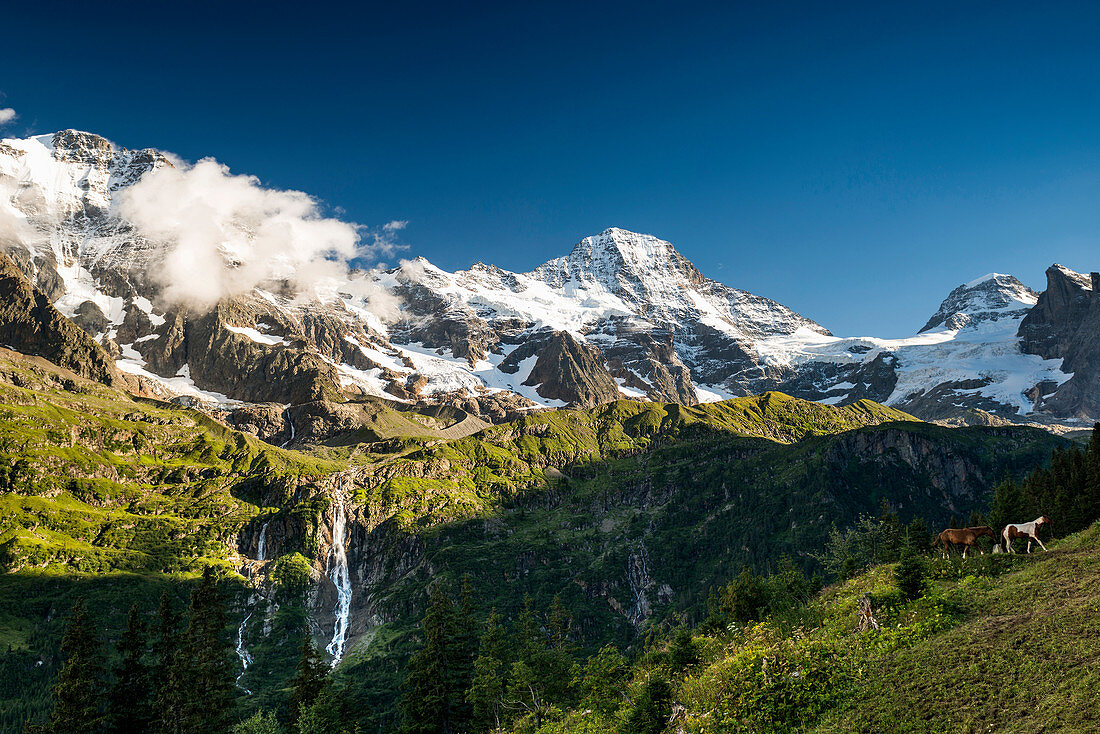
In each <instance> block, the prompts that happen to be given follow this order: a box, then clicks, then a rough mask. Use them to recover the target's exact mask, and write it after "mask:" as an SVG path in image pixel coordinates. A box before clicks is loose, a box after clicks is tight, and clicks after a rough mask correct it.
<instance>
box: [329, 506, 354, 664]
mask: <svg viewBox="0 0 1100 734" xmlns="http://www.w3.org/2000/svg"><path fill="white" fill-rule="evenodd" d="M335 499H336V503H335V507H334V508H333V513H332V555H331V557H330V560H329V572H328V576H329V578H330V579H332V583H333V584H334V585H335V586H336V597H337V598H336V607H335V608H334V609H333V610H332V611H333V614H335V616H336V621H335V623H334V624H333V626H332V642H330V643H329V644H328V646H327V647H325V650H326V651H328V654H329V655H331V656H332V665H333V667H335V666H336V664H337V663H339V662H340V658H342V657H343V656H344V643H345V642H346V641H347V636H348V620H349V618H350V616H351V576H350V575H349V573H348V556H347V553H346V552H345V550H344V543H345V538H344V534H345V531H346V530H347V522H348V516H347V510H346V508H345V507H344V490H343V487H340V489H339V490H338V491H337V494H336V497H335Z"/></svg>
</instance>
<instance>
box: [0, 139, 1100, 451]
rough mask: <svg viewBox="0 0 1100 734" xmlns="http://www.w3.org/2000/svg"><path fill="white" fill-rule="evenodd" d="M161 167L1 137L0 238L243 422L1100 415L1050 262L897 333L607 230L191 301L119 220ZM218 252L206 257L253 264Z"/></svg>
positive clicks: (78, 316) (167, 165) (102, 149)
mask: <svg viewBox="0 0 1100 734" xmlns="http://www.w3.org/2000/svg"><path fill="white" fill-rule="evenodd" d="M181 165H183V164H181ZM174 166H175V164H174V163H173V162H172V161H171V160H169V158H168V157H166V156H164V155H163V154H161V153H158V152H157V151H154V150H142V151H128V150H125V149H122V148H119V147H117V146H115V145H113V144H112V143H110V142H109V141H107V140H105V139H104V138H102V137H99V136H96V135H92V134H90V133H82V132H78V131H72V130H66V131H62V132H59V133H56V134H54V135H52V136H49V135H46V136H38V137H35V138H28V139H25V140H14V139H8V140H4V141H3V142H2V143H0V248H2V249H3V250H5V251H7V252H8V253H9V254H10V256H11V258H12V260H13V261H14V262H15V264H16V265H18V267H19V269H20V270H21V271H22V272H23V273H24V274H25V275H26V276H27V278H28V280H29V281H30V283H31V284H33V286H34V287H35V288H36V289H37V291H38V292H39V293H41V294H42V295H43V297H44V298H45V299H46V301H48V302H49V303H51V304H52V305H53V306H54V307H56V309H57V310H58V311H59V312H60V314H62V315H63V316H64V317H67V318H68V319H70V320H71V321H72V322H73V323H75V324H76V325H78V326H79V327H80V328H81V329H83V330H84V331H85V332H86V333H87V334H88V335H89V336H90V337H92V338H93V339H94V340H95V341H96V342H97V343H98V344H99V345H100V346H101V347H102V348H103V349H104V350H105V351H106V353H108V354H109V355H111V357H113V358H114V360H115V365H116V366H117V370H118V371H119V372H121V373H123V374H126V375H129V376H131V377H132V378H134V379H137V380H140V381H142V382H143V384H146V385H157V386H159V387H158V388H157V389H160V390H163V391H164V392H165V393H166V394H175V395H177V396H179V397H180V399H185V400H188V401H191V402H193V403H195V404H202V405H206V406H207V407H208V409H210V410H212V411H214V412H216V413H218V414H219V415H221V416H222V417H223V418H225V419H227V420H230V421H232V420H234V418H233V416H234V415H235V414H236V415H238V416H239V415H246V416H247V417H248V421H246V422H244V423H240V425H250V426H254V425H255V419H256V416H257V409H258V406H262V405H267V406H269V407H267V408H263V410H265V411H267V412H268V413H270V414H274V415H281V414H282V412H283V411H284V410H285V408H286V406H288V405H290V406H293V405H305V404H307V403H308V404H311V405H321V404H325V405H338V404H340V403H342V402H343V401H345V400H348V399H363V398H378V399H385V400H392V401H398V402H403V403H407V404H410V405H423V404H431V405H437V406H449V407H451V408H453V409H456V410H459V411H464V412H465V413H468V414H470V415H473V416H477V417H479V418H480V419H482V420H485V421H491V422H495V421H501V420H506V419H511V418H515V417H517V416H519V415H522V414H523V413H524V412H525V411H528V410H531V409H538V408H542V407H560V406H564V405H577V406H592V405H597V404H600V403H606V402H608V401H611V400H614V399H616V398H619V397H629V398H641V399H647V400H655V401H662V402H678V403H681V404H684V405H692V404H695V403H699V402H709V401H714V400H720V399H725V398H729V397H735V396H740V395H749V394H756V393H760V392H764V391H767V390H781V391H783V392H786V393H789V394H792V395H795V396H798V397H802V398H806V399H810V400H817V401H821V402H824V403H827V404H835V405H847V404H850V403H853V402H855V401H857V400H860V399H864V398H866V399H872V400H876V401H879V402H883V403H885V404H888V405H891V406H895V407H898V408H901V409H903V410H906V411H908V412H911V413H913V414H914V415H917V416H919V417H922V418H926V419H936V420H954V421H961V422H1000V421H1010V422H1036V423H1066V424H1069V425H1075V424H1076V423H1083V422H1088V421H1090V420H1092V419H1095V418H1097V417H1100V382H1098V377H1097V374H1096V371H1095V370H1093V369H1092V368H1091V366H1090V365H1093V364H1098V363H1100V347H1098V346H1097V344H1096V343H1095V338H1094V337H1092V336H1090V335H1092V334H1095V333H1096V331H1095V329H1094V328H1093V324H1092V322H1093V321H1094V320H1095V318H1096V315H1095V314H1096V311H1095V306H1093V305H1090V304H1093V303H1094V302H1095V298H1093V296H1092V295H1090V294H1095V292H1096V290H1095V287H1094V286H1093V284H1092V281H1091V279H1090V277H1089V276H1084V275H1080V274H1077V273H1074V272H1073V271H1070V270H1068V269H1066V268H1062V267H1061V266H1054V267H1052V269H1051V271H1049V272H1048V281H1049V282H1048V288H1047V291H1045V292H1044V293H1042V294H1037V293H1035V292H1034V291H1031V290H1030V289H1029V288H1027V287H1026V286H1024V285H1023V284H1022V283H1020V282H1019V281H1018V280H1017V279H1015V278H1014V277H1012V276H1006V275H999V274H990V275H988V276H984V277H982V278H979V279H977V280H975V281H972V282H970V283H967V284H965V285H962V286H959V287H958V288H956V289H955V290H954V291H952V292H951V294H949V295H948V297H947V298H946V299H945V300H944V301H943V303H942V304H941V306H940V308H939V309H938V310H937V312H936V313H935V314H934V315H933V316H932V317H931V318H930V319H929V321H928V323H927V324H926V325H925V327H924V328H923V329H922V330H921V331H920V332H919V333H918V334H916V335H914V336H912V337H908V338H903V339H882V338H877V337H836V336H834V335H832V334H831V333H830V332H829V331H828V330H827V329H825V328H824V327H822V326H821V325H819V324H817V323H815V322H814V321H812V320H810V319H808V318H806V317H804V316H802V315H800V314H797V313H795V312H793V311H791V310H790V309H788V308H786V307H784V306H782V305H781V304H778V303H776V302H775V301H772V300H770V299H767V298H763V297H760V296H756V295H754V294H751V293H748V292H746V291H743V290H739V289H736V288H732V287H729V286H726V285H723V284H721V283H718V282H716V281H713V280H710V279H708V278H706V277H705V276H703V275H702V274H701V273H700V272H699V271H698V270H697V269H696V268H695V267H694V265H692V264H691V262H690V261H688V260H687V259H686V258H684V257H683V256H682V255H681V254H680V253H679V252H677V251H676V249H675V247H673V246H672V245H671V244H670V243H668V242H665V241H663V240H660V239H658V238H656V237H653V236H650V235H643V234H637V233H633V232H629V231H627V230H623V229H618V228H611V229H608V230H605V231H604V232H601V233H600V234H598V235H594V236H591V237H586V238H584V239H582V240H581V241H580V242H579V243H577V245H576V246H575V247H574V248H573V249H572V251H571V252H570V253H569V254H568V255H566V256H563V257H559V258H555V259H552V260H549V261H548V262H546V263H544V264H543V265H541V266H539V267H537V268H535V269H534V270H532V271H530V272H527V273H512V272H509V271H506V270H503V269H501V268H498V267H496V266H493V265H485V264H482V263H477V264H475V265H474V266H472V267H471V268H470V269H468V270H465V271H458V272H455V273H448V272H446V271H443V270H441V269H439V268H436V267H435V266H433V265H432V264H431V263H429V262H428V261H426V260H424V259H423V258H416V259H414V260H411V261H406V262H403V263H402V264H401V266H400V267H397V268H393V269H389V270H384V271H383V270H371V271H368V272H359V271H354V270H348V271H347V272H346V273H343V274H341V275H339V276H335V277H333V276H327V277H328V279H327V280H324V281H323V282H321V281H318V282H317V283H316V284H315V285H316V287H315V288H313V289H312V290H310V291H309V292H308V293H305V292H302V291H301V290H296V289H295V287H294V286H293V285H292V284H291V283H289V282H288V281H285V280H279V279H271V280H268V281H264V282H262V283H260V284H259V285H257V286H256V287H254V288H252V289H251V290H249V291H246V292H243V293H237V294H234V295H233V296H231V297H225V298H222V299H221V300H219V301H218V302H217V303H216V304H214V305H212V306H204V307H198V306H195V305H193V304H191V305H188V304H182V303H180V302H179V301H178V300H173V299H171V298H169V297H168V295H167V294H166V288H165V283H164V278H163V275H164V274H163V272H162V271H163V265H164V262H165V250H164V243H163V242H161V241H158V240H157V239H156V238H155V237H153V236H152V235H151V234H150V233H149V232H147V231H146V230H144V229H143V228H142V227H141V226H140V225H139V224H136V223H135V222H133V221H130V220H129V219H127V217H126V216H124V213H125V212H128V211H130V209H131V208H132V207H129V208H128V207H127V202H128V199H127V197H128V196H130V195H131V192H132V191H133V189H134V187H135V186H136V185H137V184H138V183H139V182H142V181H143V180H148V177H155V176H156V175H158V172H163V171H165V170H175V168H174ZM250 226H251V225H250ZM161 234H162V233H161ZM230 250H231V248H229V249H226V248H223V249H222V251H220V255H219V256H224V257H225V258H227V262H228V263H229V265H230V266H231V267H234V268H247V267H248V266H249V263H248V262H244V261H242V262H236V261H234V260H233V259H232V258H234V257H239V254H235V253H234V252H231V251H230ZM1052 273H1053V275H1052ZM154 274H157V277H154ZM174 285H178V284H174ZM177 290H178V289H177ZM380 303H385V304H387V305H386V307H385V308H383V307H380V305H379V304H380ZM13 346H15V347H16V348H20V347H19V345H13ZM249 406H254V407H249ZM330 412H331V411H330ZM334 420H335V419H334ZM269 422H270V421H269ZM282 426H283V427H282V428H281V429H279V431H280V432H279V435H282V433H287V432H289V428H288V426H289V424H288V423H287V422H286V421H285V420H284V421H282ZM320 433H322V434H323V433H325V431H323V430H322V431H320ZM273 435H274V434H273Z"/></svg>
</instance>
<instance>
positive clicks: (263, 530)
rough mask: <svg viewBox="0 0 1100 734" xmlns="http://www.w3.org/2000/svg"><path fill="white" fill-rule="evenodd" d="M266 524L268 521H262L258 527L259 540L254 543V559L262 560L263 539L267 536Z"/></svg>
mask: <svg viewBox="0 0 1100 734" xmlns="http://www.w3.org/2000/svg"><path fill="white" fill-rule="evenodd" d="M267 526H268V523H266V522H265V523H264V524H263V527H261V528H260V542H259V543H258V544H257V545H256V560H257V561H262V560H264V540H265V539H266V538H267Z"/></svg>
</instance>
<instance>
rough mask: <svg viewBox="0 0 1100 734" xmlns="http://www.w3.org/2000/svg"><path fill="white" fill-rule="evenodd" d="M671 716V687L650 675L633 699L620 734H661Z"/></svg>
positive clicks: (663, 680) (662, 680) (666, 682)
mask: <svg viewBox="0 0 1100 734" xmlns="http://www.w3.org/2000/svg"><path fill="white" fill-rule="evenodd" d="M671 715H672V686H670V685H669V683H668V681H667V680H665V679H664V677H662V676H660V675H651V676H650V677H649V679H648V680H646V682H645V684H643V686H642V690H641V692H640V693H639V694H638V696H637V698H635V699H634V704H633V706H631V707H630V710H629V711H628V713H627V716H626V719H625V720H624V721H623V724H622V728H621V729H620V731H621V732H622V734H661V732H663V731H664V730H665V725H666V724H668V720H669V717H670V716H671Z"/></svg>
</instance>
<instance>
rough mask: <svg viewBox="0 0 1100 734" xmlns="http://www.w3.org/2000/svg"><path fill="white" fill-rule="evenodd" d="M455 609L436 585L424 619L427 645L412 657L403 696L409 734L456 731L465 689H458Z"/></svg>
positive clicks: (436, 733) (402, 704) (403, 709)
mask: <svg viewBox="0 0 1100 734" xmlns="http://www.w3.org/2000/svg"><path fill="white" fill-rule="evenodd" d="M455 616H456V615H455V609H454V604H453V603H452V602H451V599H450V597H449V596H447V594H446V592H445V591H444V590H443V588H442V584H436V585H435V586H434V587H433V588H432V591H431V595H430V597H429V598H428V610H427V611H426V612H425V613H424V618H423V620H421V623H420V626H421V631H422V633H423V635H424V644H423V645H422V646H421V648H420V649H419V650H417V651H416V653H414V654H413V656H412V657H411V658H409V662H408V666H407V668H406V670H407V673H406V677H405V684H404V691H403V694H402V698H401V711H402V713H403V714H404V718H405V721H404V729H403V730H404V731H405V732H407V733H408V734H451V733H452V732H454V731H456V724H457V722H456V706H457V704H459V703H462V704H464V703H465V701H464V700H463V699H464V698H465V690H461V691H459V690H455V689H454V687H453V684H454V680H455V675H454V665H455V662H456V661H455V660H454V651H455V645H454V639H455Z"/></svg>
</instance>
